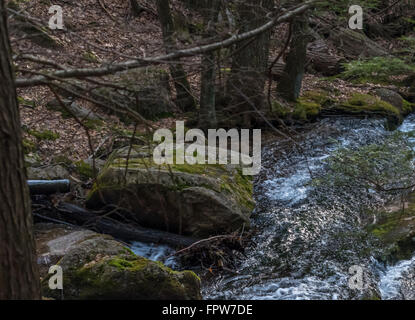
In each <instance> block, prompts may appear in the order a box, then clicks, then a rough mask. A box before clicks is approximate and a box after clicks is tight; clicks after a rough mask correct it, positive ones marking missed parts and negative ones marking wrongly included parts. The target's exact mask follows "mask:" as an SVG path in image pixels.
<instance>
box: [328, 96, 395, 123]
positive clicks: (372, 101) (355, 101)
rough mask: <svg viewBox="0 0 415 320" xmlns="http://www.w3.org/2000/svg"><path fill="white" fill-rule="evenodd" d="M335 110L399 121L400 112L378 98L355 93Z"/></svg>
mask: <svg viewBox="0 0 415 320" xmlns="http://www.w3.org/2000/svg"><path fill="white" fill-rule="evenodd" d="M335 108H336V109H338V110H340V111H343V112H345V113H350V114H373V115H381V116H388V117H392V118H395V119H401V118H402V117H401V112H400V111H399V109H398V108H396V107H394V106H392V105H391V104H390V103H388V102H385V101H382V100H381V99H379V98H378V97H375V96H372V95H369V94H362V93H355V94H353V95H352V96H351V97H350V98H349V99H348V100H347V101H346V102H344V103H341V104H339V105H336V107H335Z"/></svg>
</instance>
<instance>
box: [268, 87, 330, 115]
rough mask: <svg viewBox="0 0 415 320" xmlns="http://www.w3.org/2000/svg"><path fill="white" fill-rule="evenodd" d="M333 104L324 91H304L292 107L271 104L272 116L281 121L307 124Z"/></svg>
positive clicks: (289, 105)
mask: <svg viewBox="0 0 415 320" xmlns="http://www.w3.org/2000/svg"><path fill="white" fill-rule="evenodd" d="M332 103H333V100H332V99H331V98H330V97H329V94H328V93H327V92H325V91H324V90H309V91H305V92H304V93H303V94H302V95H301V97H299V98H298V99H297V102H296V103H295V104H294V105H291V104H288V103H287V104H282V103H280V102H278V101H274V102H273V103H272V115H273V116H277V117H278V118H280V119H282V120H289V121H290V120H291V121H294V122H307V121H312V120H315V119H316V118H317V117H318V116H319V115H320V113H321V111H322V110H323V108H325V107H326V106H329V105H331V104H332Z"/></svg>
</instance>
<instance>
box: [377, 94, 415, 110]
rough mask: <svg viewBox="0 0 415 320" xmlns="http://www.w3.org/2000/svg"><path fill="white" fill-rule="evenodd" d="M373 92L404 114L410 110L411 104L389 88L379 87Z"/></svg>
mask: <svg viewBox="0 0 415 320" xmlns="http://www.w3.org/2000/svg"><path fill="white" fill-rule="evenodd" d="M374 93H375V94H376V95H377V96H378V97H379V98H380V99H381V100H382V101H385V102H388V103H390V104H391V105H392V106H394V107H395V108H397V109H398V110H399V111H400V113H401V114H402V115H404V116H406V115H408V114H409V113H411V112H412V109H413V105H412V104H411V103H410V102H408V101H406V100H405V99H403V98H402V96H401V95H400V94H399V93H397V92H395V91H393V90H390V89H386V88H379V89H376V90H375V91H374Z"/></svg>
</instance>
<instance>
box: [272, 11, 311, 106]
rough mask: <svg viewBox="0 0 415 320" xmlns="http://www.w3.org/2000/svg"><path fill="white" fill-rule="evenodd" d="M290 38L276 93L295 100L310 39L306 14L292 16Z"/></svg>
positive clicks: (301, 80)
mask: <svg viewBox="0 0 415 320" xmlns="http://www.w3.org/2000/svg"><path fill="white" fill-rule="evenodd" d="M292 28H293V31H292V39H291V44H290V51H289V53H288V56H287V63H286V65H285V69H284V73H283V76H282V78H281V80H280V81H279V82H278V86H277V92H278V94H279V95H280V96H281V97H283V98H285V99H286V100H288V101H296V100H297V99H298V97H299V96H300V93H301V87H302V83H303V78H304V72H305V64H306V59H307V45H308V42H309V41H310V40H311V38H310V35H309V32H308V16H307V15H306V14H304V15H302V16H298V17H296V18H294V20H293V25H292Z"/></svg>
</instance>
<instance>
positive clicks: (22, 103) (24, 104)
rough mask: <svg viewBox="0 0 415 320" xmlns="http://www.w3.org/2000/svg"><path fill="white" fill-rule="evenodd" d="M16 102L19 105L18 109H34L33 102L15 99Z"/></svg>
mask: <svg viewBox="0 0 415 320" xmlns="http://www.w3.org/2000/svg"><path fill="white" fill-rule="evenodd" d="M17 102H18V103H19V106H20V107H28V108H32V109H34V108H36V102H35V101H31V100H27V99H25V98H23V97H20V96H19V97H17Z"/></svg>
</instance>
